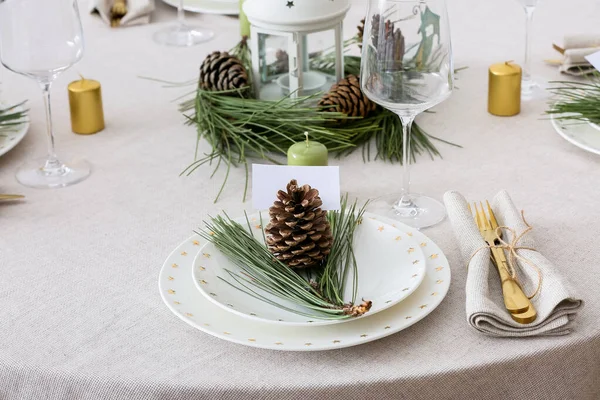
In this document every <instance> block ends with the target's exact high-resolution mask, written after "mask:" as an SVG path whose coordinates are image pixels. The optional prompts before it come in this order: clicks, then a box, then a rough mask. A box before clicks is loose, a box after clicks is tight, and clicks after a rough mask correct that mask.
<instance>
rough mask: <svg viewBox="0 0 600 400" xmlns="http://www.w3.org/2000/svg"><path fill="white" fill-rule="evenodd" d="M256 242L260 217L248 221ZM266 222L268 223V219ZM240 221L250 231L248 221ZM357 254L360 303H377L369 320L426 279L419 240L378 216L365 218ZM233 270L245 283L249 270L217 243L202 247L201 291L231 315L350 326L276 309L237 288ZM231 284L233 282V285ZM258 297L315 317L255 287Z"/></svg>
mask: <svg viewBox="0 0 600 400" xmlns="http://www.w3.org/2000/svg"><path fill="white" fill-rule="evenodd" d="M248 219H249V221H250V222H251V224H250V226H251V228H252V231H253V232H252V233H253V235H254V237H255V238H256V239H257V240H258V241H260V242H261V243H264V236H263V228H262V226H263V224H264V223H266V221H263V222H261V218H260V215H259V214H258V213H257V214H254V215H250V216H249V217H248ZM263 219H264V218H263ZM236 222H238V223H240V224H241V225H242V226H244V227H247V226H248V221H246V218H245V217H242V218H238V219H236ZM353 248H354V255H355V257H356V265H357V270H358V291H357V296H356V301H355V304H360V303H361V302H362V300H361V299H365V300H370V301H372V307H371V310H369V311H368V312H367V313H366V314H364V316H363V317H369V316H372V315H373V314H376V313H378V312H380V311H383V310H385V309H387V308H390V307H392V306H394V305H395V304H398V303H399V302H400V301H402V300H403V299H405V298H406V297H408V296H409V295H410V294H412V293H413V292H414V291H415V290H416V289H417V288H418V287H419V285H420V284H421V282H422V281H423V279H424V278H425V256H424V254H423V252H422V251H421V247H420V246H419V243H417V241H416V240H414V239H413V238H411V237H410V236H408V235H406V234H405V233H404V232H402V231H400V230H399V229H397V228H395V227H394V226H392V225H389V224H387V223H385V222H381V221H377V220H375V219H374V217H373V215H371V214H368V213H365V215H364V218H363V222H362V223H361V224H360V225H358V226H357V228H356V231H355V233H354V244H353ZM227 271H231V272H232V273H233V274H235V275H237V276H238V277H239V278H243V270H242V269H241V268H240V267H238V266H237V265H235V264H234V263H233V262H232V261H231V260H229V258H227V256H225V255H224V254H223V253H221V252H220V251H219V250H218V249H217V248H216V246H215V245H214V244H212V243H207V244H206V245H205V246H203V247H202V249H201V251H200V252H199V253H198V255H197V257H196V258H195V260H194V268H193V270H192V275H193V279H194V283H195V284H196V287H197V288H198V290H200V292H201V293H202V294H203V295H204V296H205V297H206V298H207V299H208V300H209V301H211V302H213V303H215V304H216V305H218V306H220V307H222V308H223V309H225V310H226V311H228V312H232V313H235V314H238V315H239V316H241V317H244V318H251V319H256V320H260V321H264V322H269V323H273V324H283V325H295V326H301V325H327V324H339V323H345V322H347V321H348V320H347V319H342V320H340V319H325V318H323V319H319V318H313V317H307V316H305V315H302V314H299V313H294V312H292V311H288V310H285V309H282V308H280V307H277V306H275V305H271V304H269V303H267V302H265V301H263V300H260V299H258V298H256V297H253V296H251V295H250V294H248V293H245V292H242V291H240V290H239V289H237V288H235V287H233V286H232V284H235V285H236V286H238V287H239V284H238V283H237V282H236V281H235V280H234V279H233V278H232V277H231V276H230V275H229V274H228V272H227ZM353 280H354V273H353V271H351V272H350V273H349V274H348V276H347V279H346V290H345V293H344V297H343V298H344V301H345V302H350V301H351V299H352V292H353V290H352V288H353V286H352V283H353ZM228 282H229V283H228ZM248 287H249V288H250V289H252V290H254V291H255V292H256V294H257V295H258V296H262V297H264V298H265V299H266V300H267V301H269V302H275V303H278V304H281V305H283V306H285V307H286V308H288V309H290V310H296V311H298V312H301V313H304V314H306V313H309V314H310V310H309V309H308V308H305V307H302V306H298V305H296V304H294V303H292V302H290V301H285V300H281V299H279V298H277V297H276V296H274V295H272V294H270V293H268V292H266V291H264V290H262V289H260V288H257V287H256V286H252V285H249V286H248Z"/></svg>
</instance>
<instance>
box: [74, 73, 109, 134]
mask: <svg viewBox="0 0 600 400" xmlns="http://www.w3.org/2000/svg"><path fill="white" fill-rule="evenodd" d="M68 90H69V107H70V108H71V129H72V130H73V132H75V133H79V134H82V135H89V134H92V133H96V132H99V131H101V130H102V129H104V111H103V110H102V91H101V87H100V82H98V81H95V80H92V79H85V78H84V77H81V80H78V81H74V82H71V83H70V84H69V86H68Z"/></svg>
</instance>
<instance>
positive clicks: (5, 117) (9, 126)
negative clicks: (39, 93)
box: [0, 101, 28, 135]
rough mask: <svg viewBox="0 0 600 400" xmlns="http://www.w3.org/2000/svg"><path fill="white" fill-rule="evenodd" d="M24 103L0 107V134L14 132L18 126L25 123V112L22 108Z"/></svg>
mask: <svg viewBox="0 0 600 400" xmlns="http://www.w3.org/2000/svg"><path fill="white" fill-rule="evenodd" d="M25 103H26V102H25V101H23V102H21V103H19V104H15V105H12V106H4V107H3V106H0V134H2V135H4V134H6V133H7V132H10V131H13V130H15V128H17V127H18V126H20V125H22V124H23V123H25V122H27V111H28V110H25V109H23V108H22V107H23V106H24V105H25Z"/></svg>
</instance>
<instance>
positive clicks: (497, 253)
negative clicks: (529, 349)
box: [469, 201, 537, 324]
mask: <svg viewBox="0 0 600 400" xmlns="http://www.w3.org/2000/svg"><path fill="white" fill-rule="evenodd" d="M486 203H487V206H488V213H489V215H490V218H489V219H488V218H487V217H486V215H485V210H484V208H483V203H480V206H481V209H479V207H478V206H477V203H474V206H475V221H476V222H477V226H478V227H479V231H480V232H481V235H482V236H483V238H484V239H485V241H486V243H487V244H488V246H497V245H499V244H500V242H499V240H498V239H499V236H498V234H497V232H496V228H498V222H497V220H496V216H495V215H494V211H493V210H492V207H491V206H490V204H489V202H487V201H486ZM470 208H471V207H470V206H469V209H470ZM490 251H491V253H492V261H493V263H494V265H495V266H496V269H497V270H498V274H499V275H500V280H501V284H502V295H503V297H504V306H505V307H506V309H507V310H508V311H509V312H510V314H511V317H512V318H513V320H515V321H517V322H519V323H522V324H526V323H529V322H532V321H534V320H535V318H536V317H537V313H536V311H535V309H534V307H533V305H532V304H531V301H530V300H529V299H528V298H527V296H525V293H523V290H522V289H521V287H520V286H519V284H518V283H517V282H516V281H515V280H514V279H513V278H512V277H511V276H510V274H509V272H508V262H507V260H506V256H505V255H504V250H503V249H501V248H498V247H491V248H490Z"/></svg>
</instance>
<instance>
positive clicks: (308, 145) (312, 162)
mask: <svg viewBox="0 0 600 400" xmlns="http://www.w3.org/2000/svg"><path fill="white" fill-rule="evenodd" d="M305 135H306V141H304V142H299V143H295V144H293V145H291V146H290V148H289V149H288V152H287V157H288V165H299V166H312V167H321V166H327V147H325V145H323V144H321V143H319V142H313V141H310V140H308V132H307V133H305Z"/></svg>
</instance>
